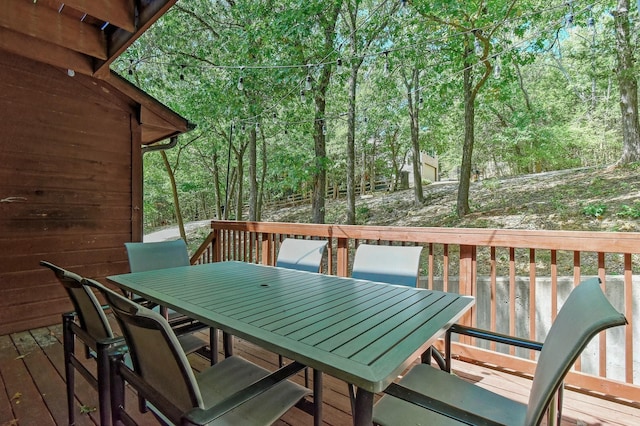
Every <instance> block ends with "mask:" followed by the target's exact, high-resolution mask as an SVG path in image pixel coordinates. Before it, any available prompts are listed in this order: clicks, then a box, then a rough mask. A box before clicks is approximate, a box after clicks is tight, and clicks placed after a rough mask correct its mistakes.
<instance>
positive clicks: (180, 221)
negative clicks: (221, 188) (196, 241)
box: [160, 151, 187, 242]
mask: <svg viewBox="0 0 640 426" xmlns="http://www.w3.org/2000/svg"><path fill="white" fill-rule="evenodd" d="M160 155H162V162H163V163H164V167H165V168H166V169H167V174H168V175H169V181H170V182H171V194H172V195H173V207H174V209H175V212H176V220H177V221H178V229H179V230H180V236H181V237H182V239H183V240H184V241H185V242H187V233H186V232H185V231H184V220H183V219H182V211H181V210H180V200H179V198H178V188H177V187H176V177H175V175H174V174H173V169H172V168H171V165H170V164H169V159H168V158H167V153H166V152H164V151H160Z"/></svg>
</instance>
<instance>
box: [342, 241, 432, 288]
mask: <svg viewBox="0 0 640 426" xmlns="http://www.w3.org/2000/svg"><path fill="white" fill-rule="evenodd" d="M421 252H422V247H421V246H381V245H371V244H360V245H359V246H358V248H357V249H356V255H355V257H354V259H353V270H352V272H351V276H352V277H353V278H358V279H362V280H369V281H378V282H383V283H388V284H399V285H406V286H409V287H417V286H418V277H419V273H420V253H421Z"/></svg>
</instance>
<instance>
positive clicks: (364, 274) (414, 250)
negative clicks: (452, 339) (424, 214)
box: [349, 244, 444, 413]
mask: <svg viewBox="0 0 640 426" xmlns="http://www.w3.org/2000/svg"><path fill="white" fill-rule="evenodd" d="M421 253H422V246H383V245H373V244H360V245H359V246H358V248H357V249H356V254H355V256H354V258H353V268H352V270H351V277H352V278H357V279H360V280H368V281H377V282H382V283H387V284H398V285H405V286H408V287H417V286H418V278H419V277H420V254H421ZM432 353H436V354H439V353H438V352H437V351H436V350H435V349H432V348H429V349H428V350H427V351H426V352H425V354H423V355H422V358H423V360H424V362H426V363H430V361H431V354H432ZM440 359H441V357H436V360H438V361H439V362H438V364H440ZM441 362H442V365H444V360H443V359H442V361H441ZM349 397H350V399H351V412H352V413H355V389H354V387H353V385H349Z"/></svg>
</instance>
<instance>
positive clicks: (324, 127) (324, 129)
mask: <svg viewBox="0 0 640 426" xmlns="http://www.w3.org/2000/svg"><path fill="white" fill-rule="evenodd" d="M322 134H323V135H326V134H327V125H326V124H324V122H323V123H322Z"/></svg>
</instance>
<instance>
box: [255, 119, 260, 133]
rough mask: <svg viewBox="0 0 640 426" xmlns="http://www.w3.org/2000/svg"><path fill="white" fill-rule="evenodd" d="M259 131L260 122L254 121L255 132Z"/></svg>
mask: <svg viewBox="0 0 640 426" xmlns="http://www.w3.org/2000/svg"><path fill="white" fill-rule="evenodd" d="M259 131H260V122H258V121H256V133H258V132H259Z"/></svg>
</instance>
